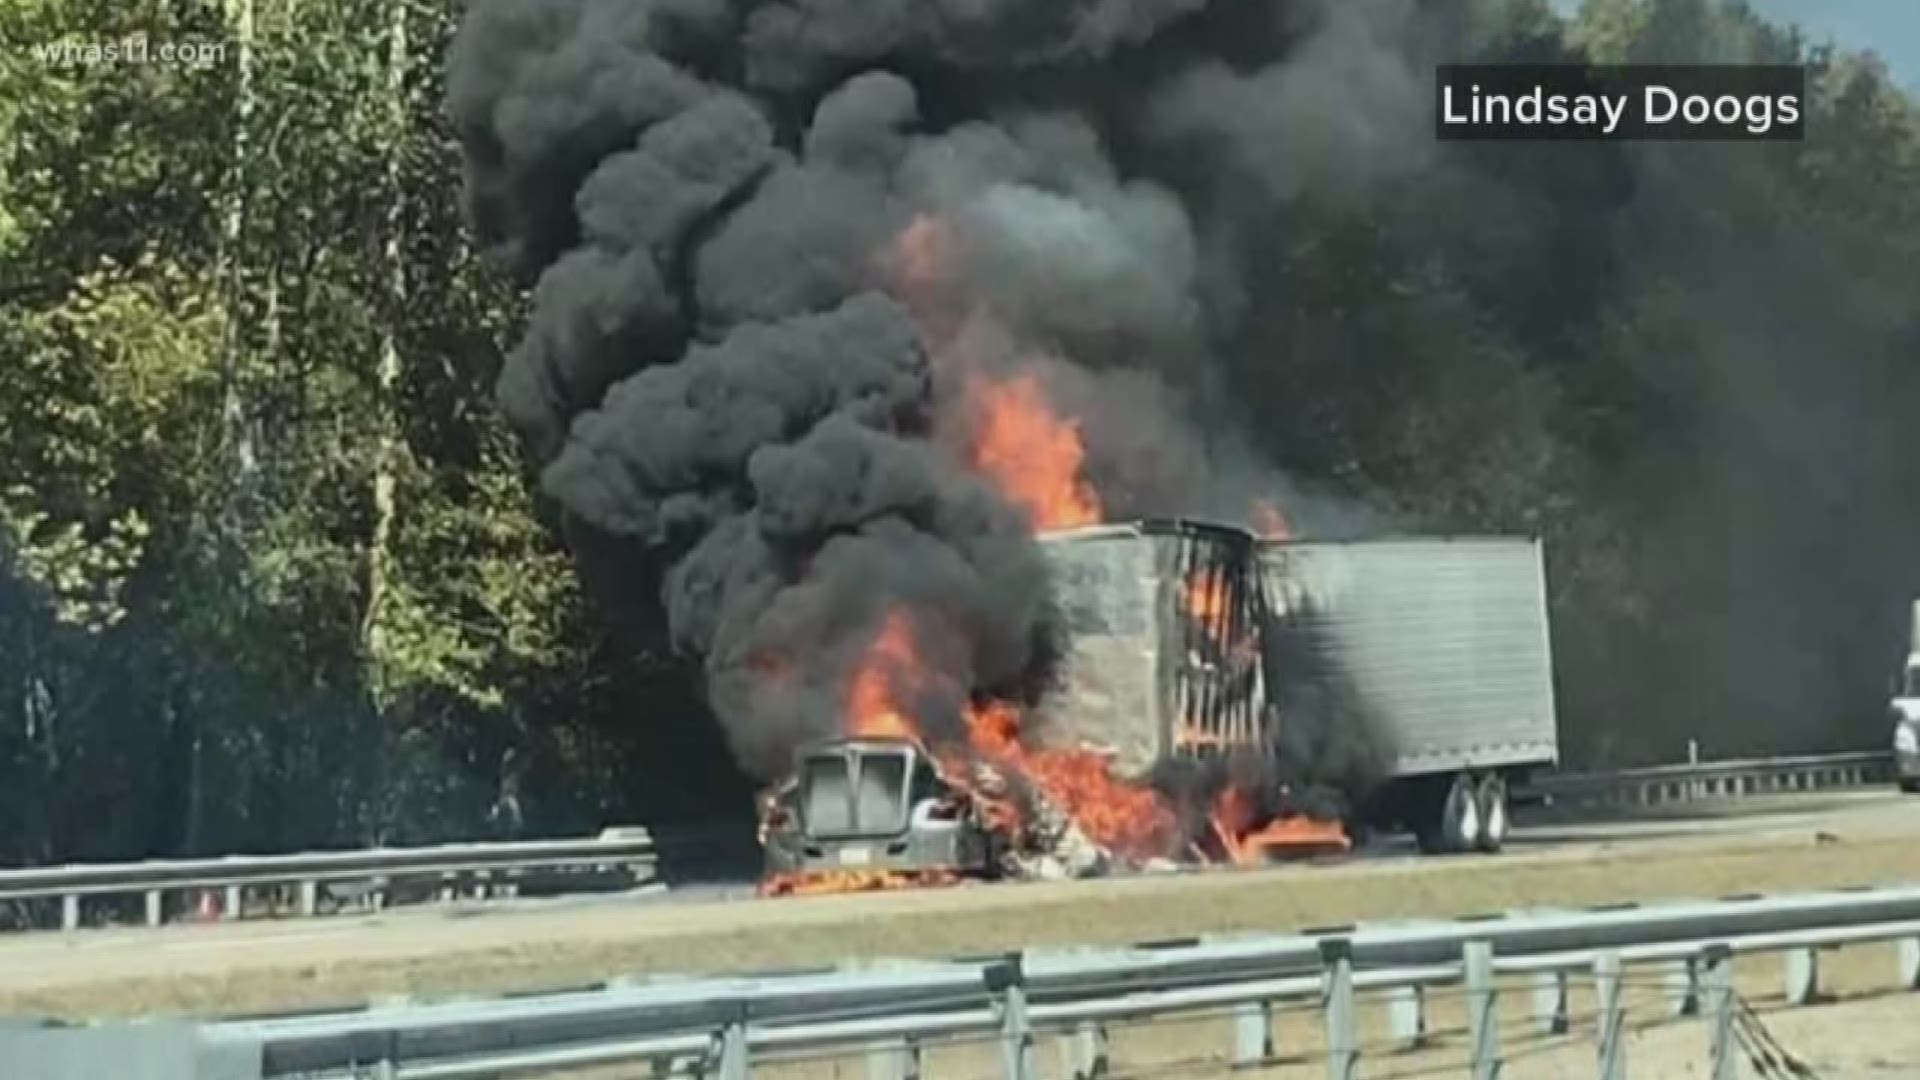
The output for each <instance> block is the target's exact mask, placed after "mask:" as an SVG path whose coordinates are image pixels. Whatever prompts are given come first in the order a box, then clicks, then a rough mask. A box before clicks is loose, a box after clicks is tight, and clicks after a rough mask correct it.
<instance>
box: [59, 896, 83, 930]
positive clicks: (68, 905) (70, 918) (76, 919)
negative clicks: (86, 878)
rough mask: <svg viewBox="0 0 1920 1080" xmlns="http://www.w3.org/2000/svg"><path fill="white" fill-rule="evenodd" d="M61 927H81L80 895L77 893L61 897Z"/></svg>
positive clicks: (63, 928) (73, 928) (76, 928)
mask: <svg viewBox="0 0 1920 1080" xmlns="http://www.w3.org/2000/svg"><path fill="white" fill-rule="evenodd" d="M60 929H62V930H78V929H80V897H79V896H78V895H77V894H75V893H68V894H67V895H65V896H63V897H61V898H60Z"/></svg>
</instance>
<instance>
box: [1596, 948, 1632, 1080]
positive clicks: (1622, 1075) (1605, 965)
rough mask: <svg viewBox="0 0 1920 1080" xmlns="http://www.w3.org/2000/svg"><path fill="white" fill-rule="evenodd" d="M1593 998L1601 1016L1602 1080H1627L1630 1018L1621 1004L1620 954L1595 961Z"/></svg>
mask: <svg viewBox="0 0 1920 1080" xmlns="http://www.w3.org/2000/svg"><path fill="white" fill-rule="evenodd" d="M1593 996H1594V1004H1595V1006H1596V1011H1597V1012H1598V1013H1599V1019H1598V1023H1599V1028H1600V1080H1626V1075H1627V1053H1626V1051H1627V1039H1626V1036H1627V1014H1626V1010H1625V1009H1623V1008H1621V1004H1620V954H1619V953H1613V952H1605V953H1601V954H1600V955H1599V956H1596V957H1594V960H1593Z"/></svg>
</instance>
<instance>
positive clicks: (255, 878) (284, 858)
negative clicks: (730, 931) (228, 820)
mask: <svg viewBox="0 0 1920 1080" xmlns="http://www.w3.org/2000/svg"><path fill="white" fill-rule="evenodd" d="M654 865H655V860H654V845H653V839H652V837H651V836H649V835H647V834H646V833H645V832H644V831H638V830H611V831H609V832H608V833H607V834H605V835H602V836H600V837H593V838H582V839H566V840H524V841H510V842H503V843H480V844H436V845H433V846H427V847H409V848H369V849H365V850H359V851H314V852H305V853H300V854H291V855H229V856H226V857H223V858H214V859H162V860H153V861H147V862H126V863H94V864H69V865H64V866H36V867H26V868H22V869H7V870H0V901H9V900H12V901H19V900H29V901H30V900H58V901H59V902H60V908H61V913H60V925H61V926H62V927H63V928H64V929H67V930H73V929H77V928H78V927H79V926H80V925H81V923H82V915H83V914H84V912H83V910H82V902H83V900H86V899H88V898H94V897H124V896H143V897H144V898H145V901H146V911H145V916H146V922H147V924H148V925H150V926H154V925H159V924H160V923H161V922H163V921H165V919H166V916H167V914H168V911H167V903H166V901H167V899H168V897H169V896H170V895H177V894H188V893H197V894H201V895H205V896H208V897H211V896H213V895H214V894H215V893H216V892H217V893H218V894H219V897H220V901H219V903H218V910H217V912H216V914H217V915H218V916H219V917H223V918H237V917H239V916H240V915H241V914H242V913H243V912H244V910H245V907H246V902H247V900H248V899H249V898H250V896H252V895H254V894H257V893H258V892H260V891H262V890H267V889H279V888H289V889H292V890H293V891H294V892H295V894H296V896H297V899H296V901H295V905H296V910H297V911H298V912H299V913H300V914H302V915H314V914H317V913H318V911H319V907H320V903H319V901H320V892H321V888H322V886H327V885H334V886H349V885H351V886H358V887H359V888H358V890H357V891H358V892H359V893H361V894H363V895H364V896H365V897H366V898H367V899H368V900H370V901H371V902H372V904H373V905H374V906H376V907H378V906H381V905H383V904H384V903H385V902H386V900H387V899H388V898H389V896H390V895H391V892H392V890H394V889H395V888H396V887H398V886H401V885H403V884H414V885H424V886H426V887H428V888H429V889H431V890H433V891H436V892H439V893H440V894H442V895H450V894H452V893H455V892H465V893H468V894H471V895H475V896H479V897H485V896H488V895H495V894H501V895H510V894H512V893H514V892H516V891H517V889H518V886H519V884H520V882H522V881H523V880H525V879H526V878H527V877H528V876H530V875H534V874H540V873H549V872H552V873H581V872H590V871H598V870H606V871H622V872H631V873H632V874H633V876H634V877H635V878H636V880H637V881H644V880H648V879H650V878H651V877H652V876H653V873H654Z"/></svg>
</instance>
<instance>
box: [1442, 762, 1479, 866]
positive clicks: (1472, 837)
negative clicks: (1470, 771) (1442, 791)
mask: <svg viewBox="0 0 1920 1080" xmlns="http://www.w3.org/2000/svg"><path fill="white" fill-rule="evenodd" d="M1478 794H1479V793H1478V791H1477V790H1476V785H1475V784H1474V782H1473V780H1472V778H1470V777H1468V776H1467V774H1466V773H1461V774H1459V775H1457V776H1455V777H1454V778H1453V783H1452V784H1451V785H1450V786H1449V787H1448V788H1447V795H1446V798H1444V799H1442V800H1441V801H1440V834H1441V836H1442V837H1443V838H1444V843H1445V845H1446V846H1445V849H1444V850H1445V851H1446V852H1448V853H1449V854H1458V853H1461V852H1467V851H1472V850H1473V849H1474V848H1476V847H1478V846H1479V845H1480V833H1481V829H1480V825H1481V820H1480V800H1479V797H1478Z"/></svg>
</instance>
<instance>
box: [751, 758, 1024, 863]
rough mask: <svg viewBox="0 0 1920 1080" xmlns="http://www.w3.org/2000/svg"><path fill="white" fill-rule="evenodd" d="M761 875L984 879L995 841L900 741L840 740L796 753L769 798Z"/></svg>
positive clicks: (964, 802)
mask: <svg viewBox="0 0 1920 1080" xmlns="http://www.w3.org/2000/svg"><path fill="white" fill-rule="evenodd" d="M762 845H763V847H764V849H765V852H766V873H767V876H768V877H769V878H772V877H775V876H784V875H810V874H844V873H849V872H854V873H901V874H927V873H942V874H950V875H953V876H957V877H985V876H991V873H992V871H993V868H994V866H995V865H996V863H995V858H994V849H993V840H992V837H991V834H990V833H989V831H988V830H987V829H986V828H985V827H984V825H983V823H982V822H981V820H980V818H979V817H978V815H977V813H976V811H975V808H974V807H973V805H972V801H971V800H970V799H968V798H967V797H966V796H965V794H964V793H963V792H961V791H959V790H958V789H956V788H955V787H953V786H952V785H951V784H949V783H947V781H946V780H945V779H943V778H942V776H941V774H940V771H939V768H938V767H937V765H936V763H935V762H934V761H933V759H932V758H931V757H930V756H929V755H928V754H927V752H926V750H925V749H924V748H923V747H921V746H919V745H918V744H916V743H913V742H910V741H907V740H904V739H841V740H834V741H831V742H823V743H815V744H812V745H810V746H807V747H804V748H802V749H801V751H800V752H799V753H798V754H797V755H796V757H795V763H794V769H793V772H792V775H791V776H790V778H789V779H788V780H787V781H786V782H785V783H784V784H783V785H782V786H781V787H780V788H779V789H777V790H776V791H775V792H774V793H773V795H772V796H770V797H769V799H768V800H767V805H766V807H765V812H764V816H763V819H762Z"/></svg>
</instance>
